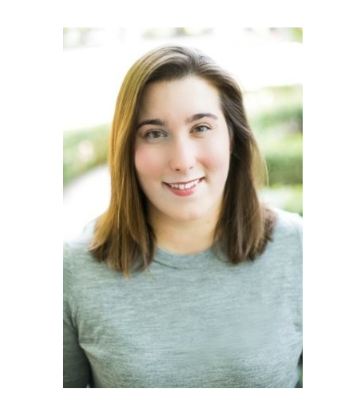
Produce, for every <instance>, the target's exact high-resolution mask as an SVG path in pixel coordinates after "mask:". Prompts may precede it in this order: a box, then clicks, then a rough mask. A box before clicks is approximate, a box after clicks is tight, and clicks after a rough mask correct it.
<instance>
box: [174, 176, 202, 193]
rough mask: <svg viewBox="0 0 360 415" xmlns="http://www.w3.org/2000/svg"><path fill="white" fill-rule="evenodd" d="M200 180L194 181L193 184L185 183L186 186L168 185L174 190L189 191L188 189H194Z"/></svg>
mask: <svg viewBox="0 0 360 415" xmlns="http://www.w3.org/2000/svg"><path fill="white" fill-rule="evenodd" d="M199 181H200V179H197V180H194V181H193V182H190V183H186V184H175V183H174V184H171V183H169V185H170V186H171V187H173V188H174V189H180V190H184V189H190V187H194V186H196V185H197V184H198V183H199Z"/></svg>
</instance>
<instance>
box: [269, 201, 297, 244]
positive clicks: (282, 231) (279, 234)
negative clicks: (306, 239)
mask: <svg viewBox="0 0 360 415" xmlns="http://www.w3.org/2000/svg"><path fill="white" fill-rule="evenodd" d="M273 211H274V213H275V218H276V221H275V226H274V234H273V237H274V240H293V241H294V242H296V241H297V242H298V243H300V244H302V234H303V231H302V229H303V218H302V217H301V216H300V215H299V214H297V213H292V212H287V211H285V210H281V209H273Z"/></svg>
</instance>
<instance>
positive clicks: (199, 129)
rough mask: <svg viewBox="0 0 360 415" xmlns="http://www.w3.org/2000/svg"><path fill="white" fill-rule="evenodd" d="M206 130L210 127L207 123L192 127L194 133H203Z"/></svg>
mask: <svg viewBox="0 0 360 415" xmlns="http://www.w3.org/2000/svg"><path fill="white" fill-rule="evenodd" d="M208 130H210V127H208V126H207V125H198V126H197V127H195V128H194V129H193V131H194V132H195V133H205V132H206V131H208Z"/></svg>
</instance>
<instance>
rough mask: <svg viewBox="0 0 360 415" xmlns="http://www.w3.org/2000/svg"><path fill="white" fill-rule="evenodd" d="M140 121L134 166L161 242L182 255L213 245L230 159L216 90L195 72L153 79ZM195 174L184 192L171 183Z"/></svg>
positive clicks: (227, 139) (185, 179)
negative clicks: (173, 78)
mask: <svg viewBox="0 0 360 415" xmlns="http://www.w3.org/2000/svg"><path fill="white" fill-rule="evenodd" d="M199 114H201V115H199ZM138 126H139V128H138V130H137V134H136V146H135V168H136V171H137V176H138V180H139V183H140V186H141V187H142V189H143V191H144V193H145V195H146V197H147V199H148V212H149V220H150V223H151V224H152V226H153V229H154V231H155V235H156V239H157V242H158V244H159V245H160V246H161V247H163V248H165V249H168V250H170V251H173V252H177V253H181V254H188V253H196V252H200V251H202V250H204V249H206V248H208V247H210V246H211V245H212V242H213V232H214V229H215V226H216V222H217V219H218V215H219V210H220V206H221V201H222V197H223V191H224V186H225V182H226V179H227V176H228V171H229V161H230V138H229V131H228V128H227V124H226V121H225V118H224V115H223V113H222V110H221V102H220V97H219V94H218V91H217V90H216V89H215V88H214V87H213V86H212V85H210V84H209V83H208V82H206V81H205V80H203V79H201V78H197V77H187V78H185V79H182V80H176V81H161V82H156V83H154V84H150V85H148V86H147V88H146V89H145V92H144V96H143V99H142V102H141V103H140V108H139V117H138ZM195 179H201V181H200V182H199V183H198V184H197V185H196V187H195V188H192V189H191V190H189V191H185V192H184V191H181V189H180V191H179V189H178V190H177V191H176V190H175V193H174V191H172V190H171V189H170V188H169V186H168V185H167V184H169V183H172V184H175V183H183V184H184V183H186V182H189V181H192V180H195ZM166 183H167V184H166ZM176 193H178V194H176ZM179 193H180V195H179ZM184 194H186V195H184Z"/></svg>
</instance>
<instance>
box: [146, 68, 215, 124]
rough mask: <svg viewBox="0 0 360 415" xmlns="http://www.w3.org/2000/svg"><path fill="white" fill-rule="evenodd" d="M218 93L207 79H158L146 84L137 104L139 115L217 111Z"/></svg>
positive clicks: (193, 77) (192, 77)
mask: <svg viewBox="0 0 360 415" xmlns="http://www.w3.org/2000/svg"><path fill="white" fill-rule="evenodd" d="M220 108H221V105H220V95H219V92H218V90H217V89H216V88H215V87H214V86H213V85H211V84H210V83H209V82H208V81H206V80H204V79H202V78H199V77H195V76H191V77H187V78H184V79H180V80H172V81H159V82H154V83H151V84H150V85H147V86H146V88H145V90H144V93H143V96H142V99H141V101H140V105H139V115H140V116H155V115H156V116H158V115H159V114H158V112H161V113H174V111H176V112H181V113H193V112H194V111H195V112H196V111H207V112H209V111H210V110H212V111H215V110H217V111H219V110H220ZM162 115H164V114H162Z"/></svg>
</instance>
